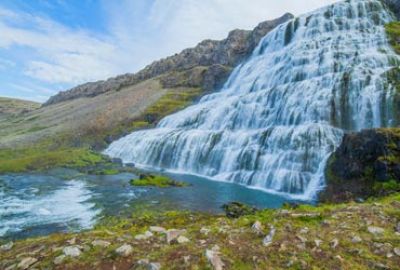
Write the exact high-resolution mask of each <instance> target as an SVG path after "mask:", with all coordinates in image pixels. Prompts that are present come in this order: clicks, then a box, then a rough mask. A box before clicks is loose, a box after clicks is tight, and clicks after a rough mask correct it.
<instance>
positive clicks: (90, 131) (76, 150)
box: [0, 80, 202, 174]
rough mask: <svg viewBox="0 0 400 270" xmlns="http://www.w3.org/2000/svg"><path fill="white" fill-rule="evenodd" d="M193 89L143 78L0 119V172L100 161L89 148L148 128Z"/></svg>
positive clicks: (186, 102)
mask: <svg viewBox="0 0 400 270" xmlns="http://www.w3.org/2000/svg"><path fill="white" fill-rule="evenodd" d="M201 93H202V91H201V89H199V88H174V89H164V88H162V87H161V85H160V83H159V82H158V81H157V80H148V81H145V82H143V83H140V84H138V85H135V86H130V87H127V88H124V89H121V90H119V91H116V92H113V93H106V94H103V95H100V96H96V97H94V98H81V99H78V100H72V101H68V102H64V103H60V104H56V105H53V106H49V107H44V108H40V109H36V110H33V111H30V112H26V113H23V114H18V115H14V116H11V117H8V118H7V119H1V118H0V174H1V173H6V172H22V171H26V170H42V169H47V168H50V167H54V166H66V167H71V166H75V167H78V168H79V167H80V165H81V163H83V164H86V159H87V158H88V157H89V159H92V158H94V157H95V156H97V157H96V158H97V159H99V158H100V159H101V156H100V155H98V154H95V153H94V152H92V151H91V150H90V149H97V150H98V149H101V148H103V147H105V146H106V145H107V143H108V141H110V140H113V139H116V138H118V137H119V136H121V135H122V134H126V133H128V132H131V131H134V130H138V129H142V128H149V127H153V126H154V125H155V124H156V123H157V122H158V121H159V120H160V119H161V118H162V117H164V116H166V115H168V114H171V113H173V112H175V111H177V110H180V109H182V108H184V107H186V106H188V105H189V104H191V103H192V101H193V100H194V99H195V98H196V97H198V96H199V95H201Z"/></svg>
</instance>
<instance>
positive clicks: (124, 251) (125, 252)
mask: <svg viewBox="0 0 400 270" xmlns="http://www.w3.org/2000/svg"><path fill="white" fill-rule="evenodd" d="M115 252H116V253H117V254H118V255H120V256H123V257H128V256H129V255H131V254H132V252H133V248H132V246H131V245H128V244H123V245H122V246H120V247H119V248H117V249H116V250H115Z"/></svg>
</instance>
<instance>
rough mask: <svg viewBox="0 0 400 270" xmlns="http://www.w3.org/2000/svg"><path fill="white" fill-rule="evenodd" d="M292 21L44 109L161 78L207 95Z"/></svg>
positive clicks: (202, 46) (85, 87)
mask: <svg viewBox="0 0 400 270" xmlns="http://www.w3.org/2000/svg"><path fill="white" fill-rule="evenodd" d="M291 18H293V16H292V15H291V14H285V15H283V16H282V17H280V18H278V19H275V20H272V21H265V22H263V23H260V24H259V25H258V26H257V27H256V28H255V29H254V30H253V31H247V30H233V31H231V32H230V33H229V35H228V37H227V38H226V39H224V40H221V41H215V40H204V41H202V42H200V43H199V44H198V45H197V46H196V47H194V48H190V49H186V50H183V51H182V52H181V53H179V54H176V55H173V56H170V57H167V58H165V59H162V60H159V61H156V62H154V63H152V64H150V65H149V66H147V67H146V68H144V69H143V70H141V71H139V72H137V73H135V74H125V75H121V76H117V77H114V78H110V79H108V80H106V81H98V82H92V83H85V84H82V85H79V86H77V87H75V88H72V89H70V90H67V91H64V92H60V93H59V94H57V95H55V96H53V97H51V98H50V99H49V100H48V101H47V102H46V103H45V104H44V106H48V105H51V104H55V103H59V102H63V101H66V100H72V99H76V98H80V97H94V96H97V95H99V94H102V93H105V92H109V91H115V90H119V89H121V88H123V87H127V86H132V85H135V84H137V83H139V82H142V81H144V80H147V79H150V78H155V77H160V82H161V83H162V85H163V87H166V88H170V87H201V88H203V89H204V90H206V91H210V90H213V89H215V88H218V87H220V86H221V84H222V83H223V82H224V81H225V80H226V78H227V77H228V75H229V74H230V72H231V70H232V68H233V67H235V66H236V65H237V64H238V63H240V62H241V61H242V60H243V59H244V58H245V57H246V56H248V55H249V54H250V53H251V52H252V51H253V49H254V48H255V47H256V46H257V44H258V43H259V41H260V39H261V38H262V37H263V36H265V35H266V34H267V33H268V32H269V31H271V30H272V29H273V28H275V27H276V26H277V25H279V24H281V23H284V22H285V21H287V20H289V19H291ZM182 78H184V79H182Z"/></svg>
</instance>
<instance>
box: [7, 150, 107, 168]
mask: <svg viewBox="0 0 400 270" xmlns="http://www.w3.org/2000/svg"><path fill="white" fill-rule="evenodd" d="M105 162H108V160H107V159H106V158H105V157H104V156H102V155H101V154H98V153H96V152H93V151H91V150H89V149H87V148H58V149H54V150H52V149H49V148H47V147H46V145H35V146H32V147H27V148H20V149H0V173H17V172H24V171H38V170H39V171H40V170H46V169H50V168H54V167H68V168H82V167H86V166H94V165H96V164H100V163H105Z"/></svg>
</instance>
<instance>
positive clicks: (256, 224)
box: [251, 220, 264, 235]
mask: <svg viewBox="0 0 400 270" xmlns="http://www.w3.org/2000/svg"><path fill="white" fill-rule="evenodd" d="M251 229H252V231H253V232H255V233H256V234H257V235H262V234H263V230H264V228H263V225H262V224H261V222H260V221H258V220H257V221H256V222H254V224H253V226H251Z"/></svg>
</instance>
